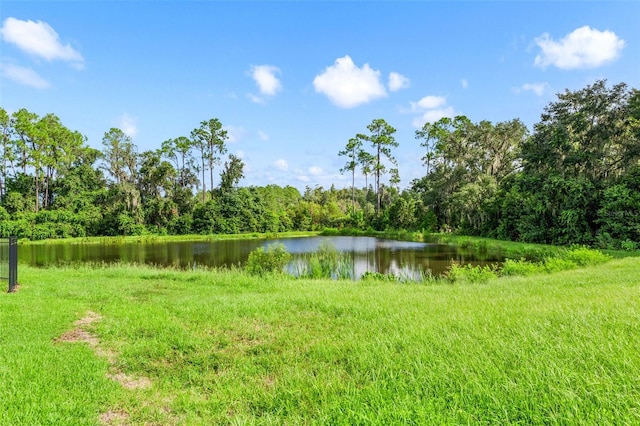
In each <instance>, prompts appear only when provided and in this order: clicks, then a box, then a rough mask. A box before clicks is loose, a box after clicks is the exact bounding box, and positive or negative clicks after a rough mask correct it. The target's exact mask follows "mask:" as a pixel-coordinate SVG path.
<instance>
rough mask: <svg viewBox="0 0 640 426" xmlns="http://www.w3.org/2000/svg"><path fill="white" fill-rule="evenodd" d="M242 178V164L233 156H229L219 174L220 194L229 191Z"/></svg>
mask: <svg viewBox="0 0 640 426" xmlns="http://www.w3.org/2000/svg"><path fill="white" fill-rule="evenodd" d="M243 177H244V162H243V161H242V160H241V159H240V158H239V157H236V156H235V155H233V154H231V155H229V161H226V162H225V163H224V170H223V171H222V173H221V174H220V192H222V193H225V192H229V191H231V190H232V189H233V188H235V187H236V186H237V185H238V182H240V179H242V178H243Z"/></svg>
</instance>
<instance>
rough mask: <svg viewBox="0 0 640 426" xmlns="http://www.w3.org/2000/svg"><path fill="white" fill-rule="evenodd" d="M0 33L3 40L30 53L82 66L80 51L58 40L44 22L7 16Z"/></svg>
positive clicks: (54, 32)
mask: <svg viewBox="0 0 640 426" xmlns="http://www.w3.org/2000/svg"><path fill="white" fill-rule="evenodd" d="M0 34H1V35H2V39H3V40H4V41H5V42H7V43H11V44H14V45H16V46H17V47H18V48H19V49H21V50H23V51H24V52H27V53H28V54H30V55H34V56H38V57H41V58H44V59H46V60H48V61H53V60H62V61H68V62H71V63H72V64H73V65H74V66H75V67H76V68H82V67H83V64H84V58H83V57H82V55H81V54H80V52H78V51H77V50H75V49H74V48H73V47H71V45H69V44H63V43H62V42H60V40H59V37H58V33H57V32H56V31H55V30H54V29H53V28H51V26H50V25H49V24H47V23H46V22H42V21H37V22H34V21H30V20H27V21H22V20H20V19H16V18H7V19H5V20H4V22H3V25H2V28H0Z"/></svg>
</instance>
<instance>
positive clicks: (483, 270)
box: [447, 263, 498, 283]
mask: <svg viewBox="0 0 640 426" xmlns="http://www.w3.org/2000/svg"><path fill="white" fill-rule="evenodd" d="M447 277H448V278H449V281H451V282H456V283H485V282H487V281H490V280H492V279H495V278H497V277H498V274H496V270H495V268H494V267H491V266H489V265H487V266H473V265H465V266H460V265H458V264H457V263H454V264H452V265H451V269H449V272H448V273H447Z"/></svg>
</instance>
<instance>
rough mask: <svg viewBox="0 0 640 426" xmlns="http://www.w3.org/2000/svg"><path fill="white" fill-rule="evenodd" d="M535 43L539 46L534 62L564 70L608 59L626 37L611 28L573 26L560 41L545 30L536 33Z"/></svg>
mask: <svg viewBox="0 0 640 426" xmlns="http://www.w3.org/2000/svg"><path fill="white" fill-rule="evenodd" d="M535 43H536V44H537V45H538V47H540V49H542V52H541V53H539V54H538V55H537V56H536V59H535V62H534V63H535V65H536V66H538V67H541V68H546V67H547V66H549V65H554V66H556V67H558V68H561V69H565V70H569V69H577V68H595V67H598V66H600V65H603V64H605V63H607V62H611V61H613V60H615V59H617V58H618V56H619V55H620V51H621V50H622V49H623V48H624V46H625V41H624V40H622V39H620V38H619V37H618V36H617V35H616V34H615V33H614V32H612V31H598V30H596V29H592V28H590V27H589V26H584V27H580V28H578V29H576V30H574V31H573V32H571V33H569V34H568V35H566V36H565V37H564V38H563V39H561V40H560V41H554V40H553V39H552V38H551V36H549V34H547V33H544V34H542V35H541V36H540V37H536V39H535Z"/></svg>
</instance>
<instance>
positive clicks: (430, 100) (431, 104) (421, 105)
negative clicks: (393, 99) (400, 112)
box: [410, 95, 447, 112]
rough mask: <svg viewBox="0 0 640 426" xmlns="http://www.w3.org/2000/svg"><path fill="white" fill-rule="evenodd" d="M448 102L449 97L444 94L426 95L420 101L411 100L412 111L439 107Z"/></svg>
mask: <svg viewBox="0 0 640 426" xmlns="http://www.w3.org/2000/svg"><path fill="white" fill-rule="evenodd" d="M446 103H447V98H445V97H444V96H431V95H429V96H425V97H424V98H422V99H420V100H419V101H418V102H410V104H411V111H414V112H415V111H422V110H425V109H434V108H439V107H441V106H442V105H444V104H446Z"/></svg>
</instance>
